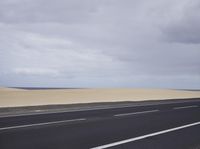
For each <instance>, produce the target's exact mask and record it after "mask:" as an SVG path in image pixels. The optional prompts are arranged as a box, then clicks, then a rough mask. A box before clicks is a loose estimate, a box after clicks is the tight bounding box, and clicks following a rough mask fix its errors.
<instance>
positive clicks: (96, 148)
mask: <svg viewBox="0 0 200 149" xmlns="http://www.w3.org/2000/svg"><path fill="white" fill-rule="evenodd" d="M199 124H200V121H199V122H195V123H191V124H188V125H183V126H180V127H175V128H171V129H166V130H163V131H158V132H155V133H151V134H147V135H143V136H139V137H135V138H130V139H127V140H122V141H118V142H114V143H110V144H106V145H102V146H98V147H93V148H91V149H105V148H109V147H113V146H117V145H121V144H125V143H129V142H134V141H137V140H142V139H145V138H148V137H153V136H157V135H160V134H165V133H168V132H172V131H176V130H180V129H184V128H188V127H192V126H196V125H199Z"/></svg>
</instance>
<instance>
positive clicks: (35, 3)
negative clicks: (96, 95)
mask: <svg viewBox="0 0 200 149" xmlns="http://www.w3.org/2000/svg"><path fill="white" fill-rule="evenodd" d="M199 8H200V3H199V1H198V0H194V1H192V2H191V1H189V0H169V1H165V0H155V1H153V2H152V1H151V2H150V1H149V2H147V1H144V0H140V1H139V0H135V1H133V0H125V1H124V0H84V1H82V0H58V1H54V0H1V1H0V85H2V86H45V87H46V86H52V87H163V88H200V50H199V49H200V27H199V26H200V21H199V20H200V15H199V14H200V9H199Z"/></svg>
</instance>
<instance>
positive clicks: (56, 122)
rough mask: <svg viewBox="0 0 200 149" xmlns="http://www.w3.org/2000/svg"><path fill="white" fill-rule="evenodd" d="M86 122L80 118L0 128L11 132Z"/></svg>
mask: <svg viewBox="0 0 200 149" xmlns="http://www.w3.org/2000/svg"><path fill="white" fill-rule="evenodd" d="M84 120H86V119H85V118H80V119H71V120H63V121H53V122H45V123H36V124H27V125H19V126H10V127H3V128H0V131H2V130H9V129H17V128H26V127H34V126H43V125H51V124H59V123H67V122H74V121H84Z"/></svg>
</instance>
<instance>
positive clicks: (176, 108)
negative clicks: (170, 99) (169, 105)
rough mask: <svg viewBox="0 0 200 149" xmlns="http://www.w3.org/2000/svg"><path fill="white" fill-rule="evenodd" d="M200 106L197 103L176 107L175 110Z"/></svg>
mask: <svg viewBox="0 0 200 149" xmlns="http://www.w3.org/2000/svg"><path fill="white" fill-rule="evenodd" d="M197 107H199V106H197V105H192V106H184V107H174V108H173V109H174V110H178V109H188V108H197Z"/></svg>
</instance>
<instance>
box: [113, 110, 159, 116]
mask: <svg viewBox="0 0 200 149" xmlns="http://www.w3.org/2000/svg"><path fill="white" fill-rule="evenodd" d="M158 111H159V110H149V111H140V112H132V113H121V114H116V115H114V116H129V115H136V114H144V113H153V112H158Z"/></svg>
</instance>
